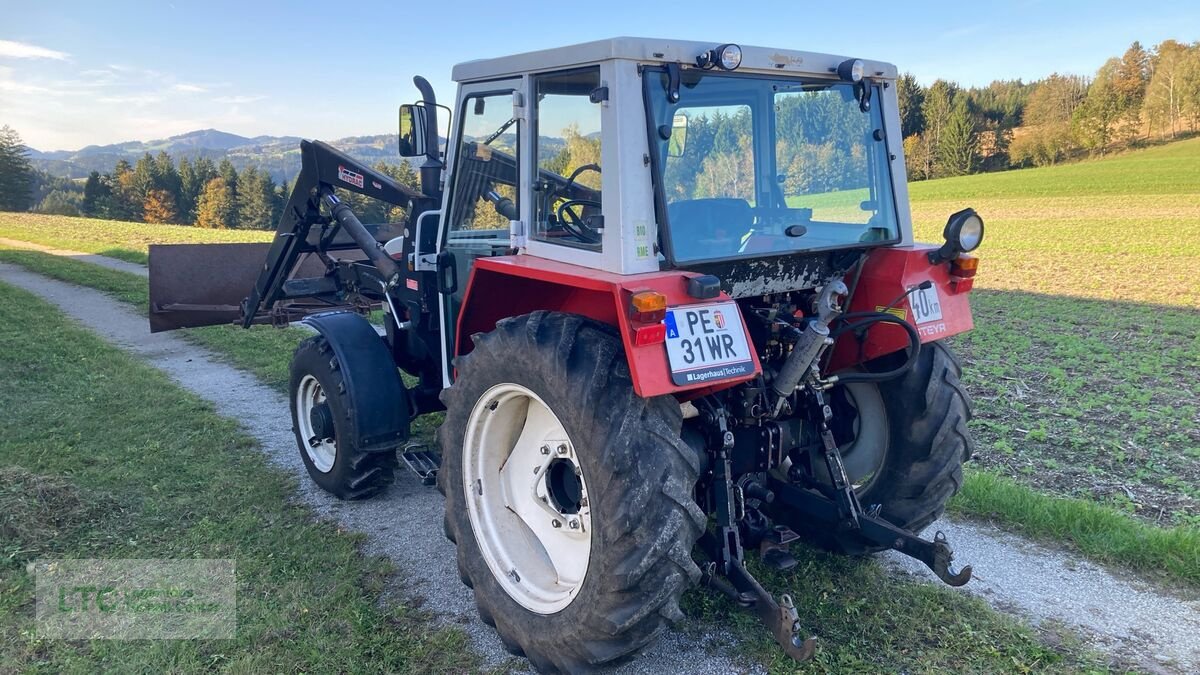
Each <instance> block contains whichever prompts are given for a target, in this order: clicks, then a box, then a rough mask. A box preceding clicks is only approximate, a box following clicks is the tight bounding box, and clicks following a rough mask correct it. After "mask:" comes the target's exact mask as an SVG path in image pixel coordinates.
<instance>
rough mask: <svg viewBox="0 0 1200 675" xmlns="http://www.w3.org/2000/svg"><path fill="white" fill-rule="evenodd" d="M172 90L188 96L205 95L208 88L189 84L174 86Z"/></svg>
mask: <svg viewBox="0 0 1200 675" xmlns="http://www.w3.org/2000/svg"><path fill="white" fill-rule="evenodd" d="M171 89H174V90H175V91H182V92H184V93H187V94H203V93H204V92H206V91H208V87H201V86H200V85H198V84H187V83H180V84H176V85H172V86H171Z"/></svg>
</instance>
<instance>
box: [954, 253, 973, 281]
mask: <svg viewBox="0 0 1200 675" xmlns="http://www.w3.org/2000/svg"><path fill="white" fill-rule="evenodd" d="M978 269H979V258H976V257H975V256H973V255H968V254H966V253H963V254H962V255H960V256H958V257H957V258H955V259H954V262H952V263H950V276H952V277H961V278H963V279H967V278H969V277H973V276H975V271H976V270H978Z"/></svg>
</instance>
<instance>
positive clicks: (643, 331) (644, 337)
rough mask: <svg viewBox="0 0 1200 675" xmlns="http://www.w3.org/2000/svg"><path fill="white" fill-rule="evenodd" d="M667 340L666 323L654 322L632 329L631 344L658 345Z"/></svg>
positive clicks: (640, 345)
mask: <svg viewBox="0 0 1200 675" xmlns="http://www.w3.org/2000/svg"><path fill="white" fill-rule="evenodd" d="M666 340H667V326H666V324H661V323H656V324H653V325H651V326H641V327H639V328H637V329H636V330H634V331H633V344H634V346H637V347H645V346H646V345H658V344H662V343H663V342H666Z"/></svg>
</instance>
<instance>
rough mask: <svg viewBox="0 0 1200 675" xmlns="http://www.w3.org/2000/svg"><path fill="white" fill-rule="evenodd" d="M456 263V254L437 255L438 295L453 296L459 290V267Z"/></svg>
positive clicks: (443, 252) (445, 252) (444, 252)
mask: <svg viewBox="0 0 1200 675" xmlns="http://www.w3.org/2000/svg"><path fill="white" fill-rule="evenodd" d="M454 262H455V261H454V254H453V253H451V252H450V251H442V252H441V253H438V254H437V288H438V293H445V294H446V295H451V294H453V293H454V292H455V291H457V290H458V266H457V265H455V264H454Z"/></svg>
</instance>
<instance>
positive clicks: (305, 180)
mask: <svg viewBox="0 0 1200 675" xmlns="http://www.w3.org/2000/svg"><path fill="white" fill-rule="evenodd" d="M300 157H301V170H300V174H299V175H298V176H297V177H296V184H295V186H294V188H293V189H292V193H291V196H290V197H289V198H288V202H287V205H286V206H285V207H284V210H283V214H282V216H281V218H280V221H279V224H278V226H277V228H276V231H275V238H274V240H273V241H272V242H271V243H270V244H266V243H261V244H259V243H255V244H251V243H244V244H220V245H216V244H172V245H151V246H150V265H149V266H150V329H151V330H152V331H155V332H157V331H163V330H173V329H175V328H185V327H192V326H207V325H214V324H228V323H237V324H240V325H242V326H246V327H248V326H250V325H251V324H253V323H259V322H264V321H268V320H269V321H271V322H273V323H285V322H288V321H294V320H296V319H299V318H301V317H302V316H304V315H306V314H308V313H311V312H313V311H320V310H325V309H331V308H335V307H355V308H358V309H364V308H366V307H368V306H370V305H372V304H374V303H378V302H381V301H382V300H384V293H383V291H384V289H385V288H388V289H391V288H393V287H394V286H395V285H396V284H397V283H399V279H400V276H401V270H400V269H399V268H398V266H397V265H396V263H395V262H394V261H393V260H392V259H391V258H390V257H389V256H388V255H386V254H385V253H384V252H383V251H382V248H381V245H380V243H379V242H378V241H377V236H381V234H380V232H379V230H378V229H377V228H380V227H387V226H378V225H363V224H362V223H361V222H359V220H358V218H357V217H355V215H354V214H353V213H352V212H351V211H350V209H349V208H348V207H347V206H346V205H345V204H342V203H341V201H340V200H339V199H338V198H337V196H336V194H335V188H337V189H344V190H350V191H352V192H357V193H359V194H362V195H366V196H368V197H372V198H375V199H380V200H382V201H384V202H387V203H389V204H394V205H396V206H400V207H404V208H407V209H408V211H409V214H410V215H414V214H415V213H417V212H419V211H421V210H423V209H428V208H432V206H431V205H433V204H435V203H436V201H437V199H436V198H435V197H428V196H426V195H424V194H422V193H421V192H419V191H417V190H416V189H414V188H412V187H409V186H405V185H401V184H399V183H397V182H396V181H394V180H393V179H391V178H389V177H388V176H386V175H383V174H381V173H379V172H377V171H373V170H371V169H370V168H369V167H365V166H363V165H362V164H361V163H359V162H357V161H355V160H354V159H351V158H350V157H348V156H346V155H345V154H343V153H341V152H338V151H337V150H335V149H334V148H332V147H330V146H329V145H326V144H325V143H321V142H319V141H302V142H301V144H300ZM322 203H324V209H323V208H322ZM397 234H399V233H397ZM405 246H406V248H411V242H405ZM339 253H340V255H332V254H339ZM364 258H365V259H364ZM393 299H396V300H399V298H398V297H394V298H393Z"/></svg>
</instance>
